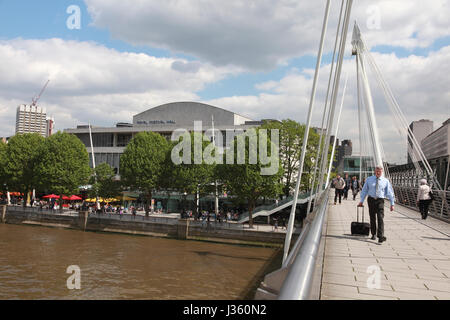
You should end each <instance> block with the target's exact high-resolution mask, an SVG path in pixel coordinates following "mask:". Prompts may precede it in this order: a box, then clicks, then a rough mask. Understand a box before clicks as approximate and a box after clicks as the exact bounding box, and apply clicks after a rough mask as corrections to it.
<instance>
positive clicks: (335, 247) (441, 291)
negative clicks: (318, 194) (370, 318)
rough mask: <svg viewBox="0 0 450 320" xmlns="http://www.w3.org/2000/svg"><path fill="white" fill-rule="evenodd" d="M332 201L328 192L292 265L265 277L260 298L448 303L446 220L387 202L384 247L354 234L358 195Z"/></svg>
mask: <svg viewBox="0 0 450 320" xmlns="http://www.w3.org/2000/svg"><path fill="white" fill-rule="evenodd" d="M327 197H328V199H326V198H327ZM333 197H334V193H332V192H330V193H327V194H325V195H324V199H322V201H323V202H322V204H321V206H320V207H318V209H317V212H316V213H315V215H314V217H312V216H311V217H310V218H311V221H310V222H309V225H310V227H309V228H307V229H308V230H305V232H302V234H300V236H299V238H298V239H297V242H296V243H295V245H294V246H293V248H292V249H291V254H290V256H289V257H288V259H287V261H286V264H284V266H283V267H282V268H281V269H279V270H277V271H275V272H273V273H271V274H268V275H267V276H266V277H265V279H264V281H263V282H262V283H261V286H260V288H258V291H257V293H256V297H255V298H256V299H289V300H294V299H321V300H331V299H339V300H341V299H342V300H349V299H358V300H378V299H383V300H385V299H392V300H403V299H408V300H411V299H418V300H424V299H432V300H441V299H450V224H449V223H448V222H447V221H443V220H441V219H437V218H434V217H431V216H429V217H428V218H427V219H426V220H422V218H421V216H420V213H419V212H417V211H415V210H412V209H409V208H406V207H403V206H400V205H396V206H395V210H394V211H393V212H391V211H389V207H388V202H386V207H385V215H384V222H385V235H386V237H387V241H386V242H383V243H382V244H379V243H378V240H371V239H370V237H365V236H352V235H351V232H350V224H351V222H352V221H355V220H356V205H357V203H358V198H357V199H356V201H353V200H343V201H342V204H337V205H334V204H333V200H334V199H333ZM366 207H367V206H366ZM321 211H322V212H321ZM321 214H323V217H322V218H323V219H322V220H321ZM365 219H366V221H367V222H368V221H369V214H368V210H366V212H365ZM320 223H322V227H321V228H319V229H321V230H319V229H317V228H316V227H319V226H320ZM317 232H318V233H317ZM314 233H317V234H315V235H314ZM314 237H315V239H314ZM314 247H315V249H314Z"/></svg>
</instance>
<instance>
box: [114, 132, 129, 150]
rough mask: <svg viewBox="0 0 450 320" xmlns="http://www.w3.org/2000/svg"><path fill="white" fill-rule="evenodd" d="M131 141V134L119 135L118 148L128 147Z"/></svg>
mask: <svg viewBox="0 0 450 320" xmlns="http://www.w3.org/2000/svg"><path fill="white" fill-rule="evenodd" d="M130 140H131V133H127V134H118V135H117V146H118V147H126V146H127V144H128V143H129V142H130Z"/></svg>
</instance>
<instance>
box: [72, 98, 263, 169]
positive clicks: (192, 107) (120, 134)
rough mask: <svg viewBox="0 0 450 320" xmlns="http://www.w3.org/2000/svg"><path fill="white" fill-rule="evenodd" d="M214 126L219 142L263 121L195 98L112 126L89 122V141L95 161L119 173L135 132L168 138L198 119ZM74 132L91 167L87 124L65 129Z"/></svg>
mask: <svg viewBox="0 0 450 320" xmlns="http://www.w3.org/2000/svg"><path fill="white" fill-rule="evenodd" d="M213 120H214V129H215V130H216V131H220V132H221V134H222V139H223V141H222V143H220V142H219V141H217V140H216V144H217V145H219V146H220V145H223V146H225V145H226V141H227V140H228V141H230V139H231V140H232V139H233V138H234V136H235V135H237V134H239V133H242V132H245V131H246V130H247V129H249V128H253V127H257V126H259V125H261V124H262V123H263V121H254V120H252V119H250V118H247V117H244V116H242V115H239V114H237V113H234V112H231V111H228V110H225V109H221V108H218V107H214V106H211V105H207V104H203V103H198V102H174V103H168V104H164V105H160V106H157V107H154V108H151V109H149V110H146V111H144V112H141V113H139V114H137V115H135V116H133V122H132V123H125V122H119V123H117V124H116V126H115V127H96V126H92V127H91V131H92V144H93V147H94V155H95V164H96V165H98V164H100V163H105V162H106V163H108V164H109V165H110V166H111V167H113V168H114V169H115V170H116V172H117V174H119V175H120V157H121V155H122V154H123V152H124V150H125V147H126V146H127V144H128V143H129V142H130V141H131V139H132V138H133V137H134V136H135V135H136V134H137V133H139V132H143V131H153V132H157V133H159V134H161V135H162V136H164V137H165V138H167V139H170V138H171V136H172V132H173V131H175V130H176V129H186V130H188V131H190V132H191V131H194V121H200V122H201V125H202V132H205V131H206V130H208V129H212V127H213ZM64 131H65V132H67V133H71V134H74V135H76V136H77V137H78V138H79V139H80V140H81V141H82V142H83V143H84V145H85V146H86V149H87V151H88V153H89V157H90V165H91V167H92V150H91V142H90V137H89V126H88V125H79V126H77V128H76V129H65V130H64Z"/></svg>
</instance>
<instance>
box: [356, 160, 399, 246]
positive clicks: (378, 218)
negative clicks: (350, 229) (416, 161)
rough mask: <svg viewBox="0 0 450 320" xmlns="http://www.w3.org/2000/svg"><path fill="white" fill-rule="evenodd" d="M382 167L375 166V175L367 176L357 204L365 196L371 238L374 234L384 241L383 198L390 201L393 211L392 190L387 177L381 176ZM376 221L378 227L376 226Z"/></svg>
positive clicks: (393, 198)
mask: <svg viewBox="0 0 450 320" xmlns="http://www.w3.org/2000/svg"><path fill="white" fill-rule="evenodd" d="M382 175H383V168H382V167H381V166H377V167H376V168H375V175H373V176H370V177H369V178H367V180H366V183H365V184H364V187H363V189H362V190H361V201H360V202H359V204H358V206H360V207H362V206H363V203H364V199H365V198H366V196H368V198H367V203H368V205H369V216H370V231H371V233H372V240H375V239H376V238H375V235H376V236H377V237H378V242H379V243H382V242H383V241H386V237H385V236H384V222H383V218H384V199H385V198H388V199H389V201H390V203H391V211H394V201H395V196H394V191H393V190H392V185H391V183H390V182H389V180H388V179H386V178H385V177H383V176H382ZM377 223H378V228H377Z"/></svg>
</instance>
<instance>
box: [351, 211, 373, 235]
mask: <svg viewBox="0 0 450 320" xmlns="http://www.w3.org/2000/svg"><path fill="white" fill-rule="evenodd" d="M359 208H361V216H362V218H361V220H362V222H359ZM351 231H352V235H361V236H368V235H369V233H370V224H369V223H367V222H364V206H362V207H356V222H355V221H353V222H352V224H351Z"/></svg>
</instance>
